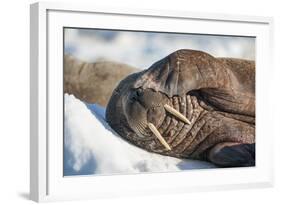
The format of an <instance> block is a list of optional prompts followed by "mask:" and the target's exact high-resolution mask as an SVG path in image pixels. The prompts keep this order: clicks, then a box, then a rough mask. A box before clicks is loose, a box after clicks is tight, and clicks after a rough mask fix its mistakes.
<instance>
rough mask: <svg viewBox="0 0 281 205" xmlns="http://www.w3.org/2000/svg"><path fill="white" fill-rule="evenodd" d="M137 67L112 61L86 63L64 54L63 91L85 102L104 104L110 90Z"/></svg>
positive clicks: (110, 92)
mask: <svg viewBox="0 0 281 205" xmlns="http://www.w3.org/2000/svg"><path fill="white" fill-rule="evenodd" d="M136 71H137V69H136V68H134V67H132V66H129V65H126V64H123V63H116V62H112V61H97V62H94V63H88V62H83V61H80V60H78V59H76V58H74V57H73V56H70V55H65V56H64V92H65V93H69V94H73V95H75V96H76V97H77V98H79V99H80V100H83V101H84V102H87V103H97V104H99V105H101V106H104V107H105V106H106V105H107V103H108V101H109V98H110V96H111V94H112V91H113V90H114V88H115V87H116V86H117V84H118V83H119V82H120V81H121V80H122V79H123V78H124V77H126V76H127V75H129V74H131V73H133V72H136Z"/></svg>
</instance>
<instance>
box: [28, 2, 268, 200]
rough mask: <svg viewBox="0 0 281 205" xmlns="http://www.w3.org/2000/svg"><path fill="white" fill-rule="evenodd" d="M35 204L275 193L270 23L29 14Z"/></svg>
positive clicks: (39, 7)
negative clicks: (225, 191)
mask: <svg viewBox="0 0 281 205" xmlns="http://www.w3.org/2000/svg"><path fill="white" fill-rule="evenodd" d="M30 17H31V19H30V21H31V32H30V33H31V36H30V45H31V59H30V62H31V72H30V75H31V86H30V89H31V105H30V106H31V136H30V145H31V151H30V162H31V163H30V164H31V171H30V197H31V199H32V200H34V201H52V200H71V199H83V198H85V199H86V198H87V199H89V198H98V197H114V196H130V195H138V194H157V193H174V192H188V191H202V190H213V189H215V190H220V189H232V188H251V187H266V186H272V183H273V176H272V173H273V163H272V145H273V139H272V135H271V133H270V132H272V131H271V129H268V128H269V127H270V119H271V113H269V112H268V111H267V110H266V109H264V107H268V106H270V102H269V101H268V98H267V97H266V96H267V95H268V92H267V90H268V88H269V85H268V83H266V82H269V81H270V75H269V73H270V70H271V69H272V65H271V62H272V57H271V56H272V54H271V46H272V31H271V30H272V23H273V20H272V19H271V18H269V17H251V16H232V15H221V14H202V13H200V14H199V13H193V12H173V11H152V10H133V9H121V8H118V9H117V8H115V9H111V8H96V7H95V6H94V5H73V4H71V5H68V4H57V3H36V4H32V5H31V15H30Z"/></svg>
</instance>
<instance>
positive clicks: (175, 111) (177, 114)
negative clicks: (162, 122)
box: [164, 104, 191, 125]
mask: <svg viewBox="0 0 281 205" xmlns="http://www.w3.org/2000/svg"><path fill="white" fill-rule="evenodd" d="M164 108H165V110H166V111H167V112H169V113H171V114H172V115H174V116H175V117H177V118H179V119H180V120H182V121H183V122H185V123H187V124H189V125H190V124H191V122H190V121H189V120H188V119H187V118H186V117H185V116H184V115H182V114H181V113H180V112H179V111H177V110H175V109H174V108H172V107H171V106H170V105H168V104H165V105H164Z"/></svg>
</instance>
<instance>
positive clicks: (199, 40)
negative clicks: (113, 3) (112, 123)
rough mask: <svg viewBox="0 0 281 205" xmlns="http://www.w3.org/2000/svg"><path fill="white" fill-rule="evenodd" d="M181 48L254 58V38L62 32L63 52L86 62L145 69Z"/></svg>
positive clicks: (97, 31)
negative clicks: (114, 62) (125, 65)
mask: <svg viewBox="0 0 281 205" xmlns="http://www.w3.org/2000/svg"><path fill="white" fill-rule="evenodd" d="M132 45H133V46H132ZM183 48H185V49H194V50H201V51H205V52H207V53H209V54H211V55H213V56H215V57H232V58H244V59H250V60H254V59H255V38H253V37H242V36H221V35H220V36H217V35H200V34H199V35H196V34H179V33H157V32H131V31H110V30H99V29H73V28H66V29H65V52H66V53H68V54H71V55H73V56H75V57H76V58H78V59H80V60H83V61H87V62H95V61H97V60H98V59H107V60H109V61H116V62H121V63H126V64H128V65H131V66H134V67H136V68H139V69H146V68H148V67H149V66H150V65H152V64H153V63H154V62H156V61H158V60H160V59H162V58H164V57H165V56H167V55H168V54H170V53H172V52H174V51H176V50H178V49H183Z"/></svg>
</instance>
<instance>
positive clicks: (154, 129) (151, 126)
mask: <svg viewBox="0 0 281 205" xmlns="http://www.w3.org/2000/svg"><path fill="white" fill-rule="evenodd" d="M148 127H149V129H150V130H151V132H152V133H153V134H154V135H155V136H156V137H157V139H158V140H159V141H160V142H161V144H162V145H163V146H164V147H166V149H168V150H172V149H171V147H170V146H169V144H168V143H167V142H166V140H165V139H164V138H163V137H162V135H161V134H160V132H159V131H158V130H157V128H156V127H155V126H154V125H153V124H152V123H150V122H149V123H148Z"/></svg>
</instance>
